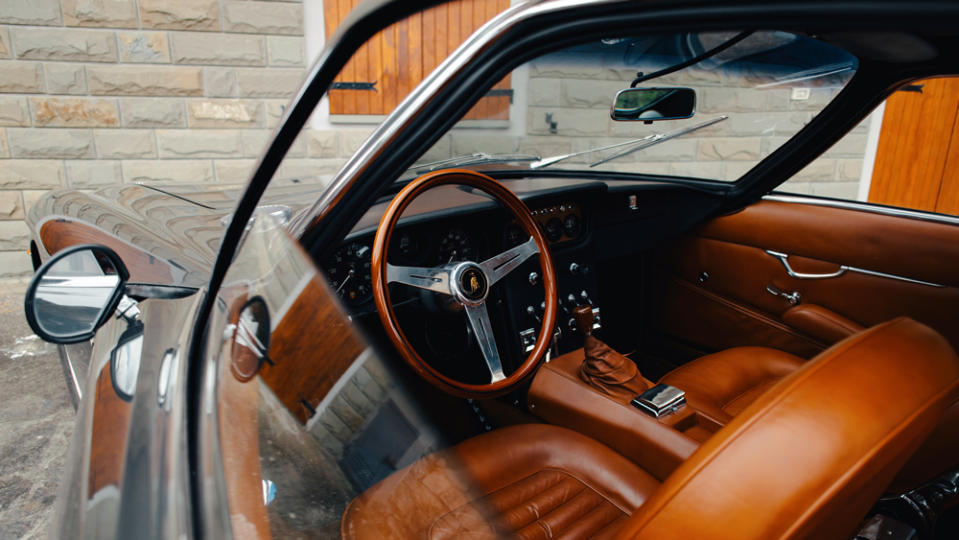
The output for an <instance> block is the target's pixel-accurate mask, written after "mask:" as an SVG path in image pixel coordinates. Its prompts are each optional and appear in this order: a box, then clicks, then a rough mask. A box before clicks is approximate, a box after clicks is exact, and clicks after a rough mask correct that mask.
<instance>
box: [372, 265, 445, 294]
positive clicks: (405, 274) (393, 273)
mask: <svg viewBox="0 0 959 540" xmlns="http://www.w3.org/2000/svg"><path fill="white" fill-rule="evenodd" d="M386 282H387V283H402V284H403V285H409V286H410V287H418V288H420V289H426V290H428V291H433V292H438V293H441V294H447V295H451V294H453V291H452V289H451V288H450V269H449V268H448V267H446V266H436V267H433V268H424V267H418V266H393V265H392V264H389V263H387V264H386Z"/></svg>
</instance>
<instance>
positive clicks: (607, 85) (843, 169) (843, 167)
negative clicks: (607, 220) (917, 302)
mask: <svg viewBox="0 0 959 540" xmlns="http://www.w3.org/2000/svg"><path fill="white" fill-rule="evenodd" d="M634 76H635V69H633V70H628V71H627V70H623V69H617V68H613V67H609V66H604V65H603V61H602V60H601V59H598V60H597V61H596V62H582V63H581V64H579V65H572V64H564V63H563V58H562V57H561V58H560V61H556V60H551V59H549V58H547V59H544V60H541V61H534V62H532V63H531V64H530V66H529V77H528V88H529V90H528V97H529V100H528V107H527V109H526V111H525V114H526V118H525V131H523V132H522V134H519V135H513V136H505V137H504V136H503V134H502V133H496V132H495V130H493V129H490V130H488V132H487V133H476V132H475V131H474V132H471V133H470V134H459V133H457V132H456V131H454V132H452V133H451V134H450V135H448V136H447V139H449V140H446V141H441V143H440V144H438V145H437V146H436V147H435V148H434V149H433V151H431V153H430V157H431V158H434V159H442V158H444V157H448V156H450V155H459V154H462V153H469V152H475V151H480V150H482V151H486V152H489V153H494V152H495V153H504V154H509V153H524V154H531V155H537V156H541V157H546V156H552V155H560V154H567V153H573V152H581V151H585V150H588V149H591V148H598V147H601V146H605V145H613V144H617V143H624V142H627V141H629V140H631V139H636V138H640V137H645V136H647V135H651V134H654V133H660V132H664V133H665V132H671V131H673V130H678V129H681V128H684V127H689V126H694V125H697V124H701V123H703V122H706V121H708V120H711V119H715V118H717V117H719V116H720V115H727V116H728V118H727V119H726V120H723V121H721V122H718V123H716V124H714V125H711V126H709V127H705V128H702V129H700V130H697V131H694V132H692V133H689V134H686V135H683V136H681V137H677V138H675V139H671V140H667V141H664V142H662V143H660V144H658V145H656V146H652V147H649V148H648V149H644V150H640V151H638V152H635V153H633V154H630V155H627V156H623V157H621V158H618V159H616V160H614V161H610V162H608V163H606V164H604V165H601V166H600V167H599V169H600V170H614V171H624V172H638V173H648V174H663V175H678V176H689V177H693V178H708V179H716V180H724V181H734V180H737V179H738V178H739V177H740V176H742V175H743V174H744V173H745V172H746V171H748V170H749V169H751V168H753V167H754V166H755V165H756V164H757V163H759V162H760V161H761V160H762V159H764V158H766V157H767V156H768V155H769V154H771V153H772V152H773V151H775V150H776V149H777V148H779V147H780V146H781V145H782V144H783V143H784V142H786V140H788V139H789V138H790V137H791V136H792V135H794V134H795V133H797V132H798V131H799V130H800V129H802V127H803V126H804V125H805V124H807V123H808V122H809V121H810V120H811V119H812V118H813V116H814V115H815V114H816V113H818V112H819V111H820V110H822V109H823V107H825V105H826V104H827V103H828V102H829V101H831V100H832V98H833V97H834V96H835V95H836V93H838V91H839V90H840V87H839V86H838V85H832V86H825V85H824V86H822V87H813V88H810V89H809V90H810V91H809V94H808V96H807V97H804V98H803V99H796V98H797V97H800V98H801V97H803V96H793V92H792V89H791V88H789V87H785V86H780V87H775V86H774V87H766V88H763V87H758V86H759V84H757V83H755V82H754V81H749V80H747V79H740V78H738V77H734V76H728V75H726V76H724V75H723V74H721V73H717V72H715V71H707V70H697V69H695V68H692V69H686V70H683V71H680V72H677V73H675V74H672V75H669V76H665V77H662V78H659V79H656V80H655V81H651V83H650V84H654V85H656V86H684V87H691V88H693V89H694V90H695V91H696V94H697V104H696V114H695V116H694V117H693V118H691V119H687V120H670V121H662V122H656V123H653V124H651V125H646V124H643V123H642V122H616V121H613V120H611V119H610V117H609V108H610V104H611V103H612V100H613V96H614V95H615V94H616V92H617V91H619V90H621V89H623V88H627V87H629V83H630V81H631V80H632V77H634ZM515 78H516V77H515V75H514V79H515ZM513 112H514V113H515V112H517V111H513ZM520 112H522V111H520ZM871 121H872V118H871V117H869V118H867V119H865V120H864V121H863V122H862V123H861V124H860V125H859V126H857V127H856V128H855V129H854V130H853V131H852V132H851V133H849V134H848V135H847V136H846V137H845V138H844V139H843V140H842V141H840V142H839V143H837V144H836V145H835V146H834V147H833V148H832V149H830V150H829V152H827V153H826V154H824V155H823V156H822V157H820V158H819V159H817V160H816V161H815V162H813V163H812V164H810V165H809V166H808V167H806V168H805V169H804V170H802V171H800V172H799V173H798V174H797V175H796V176H795V177H794V178H792V179H791V180H789V181H788V182H787V183H786V184H784V185H783V186H781V187H780V189H781V190H784V191H789V192H792V193H803V194H813V195H823V196H829V197H841V198H848V199H855V198H856V197H857V192H858V189H859V180H860V174H861V171H862V160H863V156H864V154H865V150H866V139H867V134H868V129H869V124H870V122H871ZM617 151H619V150H618V149H617V150H610V151H600V152H595V153H590V154H584V155H581V156H578V157H574V158H571V159H569V160H566V161H562V162H559V163H557V164H556V165H554V166H553V167H555V168H575V169H582V168H583V167H584V164H588V163H592V162H595V161H598V160H600V159H602V158H604V157H607V156H610V155H611V154H613V153H615V152H617Z"/></svg>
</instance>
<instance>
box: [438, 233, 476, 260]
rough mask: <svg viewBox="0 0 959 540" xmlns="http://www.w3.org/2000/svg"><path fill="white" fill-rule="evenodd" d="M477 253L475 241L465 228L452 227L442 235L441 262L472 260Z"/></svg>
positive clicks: (439, 258) (440, 245)
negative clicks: (474, 246) (474, 247)
mask: <svg viewBox="0 0 959 540" xmlns="http://www.w3.org/2000/svg"><path fill="white" fill-rule="evenodd" d="M475 255H476V254H475V251H474V250H473V243H472V242H471V241H470V238H469V236H467V234H466V232H464V231H463V229H451V230H450V231H448V232H447V233H446V234H444V235H443V236H441V237H440V244H439V257H438V262H439V264H446V263H448V262H453V261H472V260H474V257H475Z"/></svg>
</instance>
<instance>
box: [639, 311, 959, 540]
mask: <svg viewBox="0 0 959 540" xmlns="http://www.w3.org/2000/svg"><path fill="white" fill-rule="evenodd" d="M957 389H959V358H957V357H956V353H955V352H954V351H953V350H952V348H951V347H950V346H949V344H948V343H947V342H946V340H945V339H944V338H943V337H942V336H940V335H939V334H937V333H936V332H935V331H933V330H931V329H929V328H928V327H926V326H924V325H922V324H919V323H917V322H915V321H912V320H910V319H905V318H899V319H896V320H893V321H890V322H888V323H884V324H881V325H878V326H876V327H874V328H872V329H870V330H868V331H866V332H862V333H860V334H857V335H855V336H852V337H850V338H848V339H846V340H844V341H841V342H839V343H837V344H836V345H835V346H833V347H831V348H830V349H828V350H826V351H824V352H823V353H822V354H820V355H818V356H817V357H816V358H814V359H813V360H811V361H810V362H809V363H808V364H806V365H805V366H803V367H802V368H800V369H799V370H798V371H796V372H795V373H794V374H792V375H790V376H789V377H786V378H785V379H784V380H782V381H781V382H780V383H779V384H778V385H776V386H775V387H774V388H773V389H771V390H770V391H769V392H767V393H766V394H764V395H763V396H762V397H760V398H759V399H757V400H756V401H755V402H754V403H753V404H752V405H750V406H749V407H747V408H746V409H745V410H744V411H743V412H742V413H741V414H740V415H739V416H737V417H736V418H735V419H734V420H733V421H732V422H730V423H729V424H728V425H727V426H726V427H725V428H723V429H722V430H720V431H719V432H717V434H716V435H715V436H713V437H712V438H711V439H709V440H708V441H707V442H706V443H705V444H703V445H702V446H701V447H700V448H699V450H697V451H696V452H695V453H694V454H693V455H692V456H691V457H690V458H689V459H688V460H687V461H686V462H684V463H683V464H682V465H681V466H680V467H679V468H677V469H676V470H675V471H674V472H673V474H672V475H670V476H669V478H667V479H666V481H665V482H664V483H663V485H662V486H661V487H660V489H659V490H657V492H656V493H655V494H654V495H653V496H652V497H651V498H650V499H649V500H647V501H646V503H644V504H643V505H642V506H641V507H640V508H639V510H638V511H637V512H636V513H635V514H633V515H632V516H631V517H630V519H629V521H628V522H627V524H626V525H625V527H624V528H623V529H622V530H621V531H620V536H621V537H625V538H644V539H645V538H649V539H654V538H730V539H732V538H735V539H763V540H766V539H774V538H817V539H819V538H850V537H851V536H852V534H853V533H854V532H855V529H856V527H857V525H858V524H859V523H860V522H861V520H862V519H863V518H864V517H865V515H866V513H867V512H868V510H869V508H870V507H871V506H872V504H874V503H875V501H876V500H877V499H878V498H879V496H880V495H881V494H882V493H883V491H884V489H885V488H886V487H887V485H888V484H889V483H890V481H891V479H892V478H893V476H894V475H895V474H896V472H897V471H898V470H899V468H900V467H901V466H902V464H903V463H904V462H905V461H906V459H908V458H909V456H910V455H911V454H912V453H913V452H914V451H915V450H916V448H917V447H918V446H919V444H920V443H921V442H922V441H923V439H924V438H925V437H926V436H927V435H928V434H929V433H930V432H931V431H932V429H933V428H934V427H935V425H936V423H937V422H938V421H939V419H940V417H941V416H942V414H943V412H944V410H945V409H946V408H947V407H948V406H949V405H950V404H951V403H952V402H953V401H954V400H955V399H956V398H957V395H959V392H957Z"/></svg>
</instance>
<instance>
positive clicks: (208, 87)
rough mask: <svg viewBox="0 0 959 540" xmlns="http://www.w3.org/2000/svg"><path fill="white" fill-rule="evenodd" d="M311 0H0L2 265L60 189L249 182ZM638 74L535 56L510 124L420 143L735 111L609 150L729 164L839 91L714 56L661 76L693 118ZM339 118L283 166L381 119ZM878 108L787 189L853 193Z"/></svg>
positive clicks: (464, 150)
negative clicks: (638, 145) (640, 145)
mask: <svg viewBox="0 0 959 540" xmlns="http://www.w3.org/2000/svg"><path fill="white" fill-rule="evenodd" d="M301 1H302V0H276V1H273V0H271V1H260V0H0V277H10V276H24V275H28V274H29V273H30V272H31V271H32V268H31V264H30V260H29V257H28V255H27V247H28V243H29V232H28V229H27V226H26V225H25V223H24V221H23V219H24V216H25V214H26V211H27V209H28V208H29V207H30V206H31V205H32V204H33V203H34V202H35V201H36V200H37V198H38V197H40V196H41V195H42V194H43V193H45V192H47V191H49V190H52V189H59V188H71V189H96V188H97V187H98V186H101V185H106V184H113V183H132V182H145V183H189V184H200V185H209V186H210V187H211V188H219V187H235V186H237V185H240V184H243V183H245V182H246V181H247V179H248V177H249V175H250V173H251V169H252V167H253V165H254V163H255V161H256V158H257V157H258V156H260V154H261V153H262V151H263V149H264V146H265V144H266V143H267V141H268V140H269V137H270V135H271V133H272V130H273V128H274V127H275V126H276V125H277V123H278V122H279V121H280V119H281V118H282V115H283V112H284V109H285V107H286V106H287V104H288V103H289V100H290V98H291V97H292V95H293V94H294V92H295V91H296V89H297V88H298V86H299V85H300V83H301V81H302V78H303V76H304V74H305V69H306V64H307V61H308V60H307V58H306V54H305V50H304V49H305V43H304V35H303V34H304V27H306V28H322V21H319V23H318V22H317V21H309V22H308V23H307V24H305V23H304V20H303V5H302V3H301ZM634 74H635V69H632V70H624V69H611V68H609V67H608V66H604V65H603V63H602V62H596V63H588V62H587V63H583V64H581V65H578V66H576V67H570V66H568V65H563V64H562V63H559V64H557V63H556V62H555V61H552V63H551V61H550V60H549V59H544V60H541V61H536V62H533V63H531V64H530V65H529V66H528V67H527V68H526V69H525V70H519V71H517V72H515V73H514V75H513V77H512V81H513V86H514V89H515V91H516V92H517V93H523V94H525V98H526V99H523V100H519V101H518V103H523V104H524V105H523V106H522V108H520V106H519V105H516V106H514V107H512V109H513V110H511V112H510V114H511V119H510V121H509V122H507V123H506V124H508V125H494V126H492V127H490V126H486V127H478V126H476V125H466V128H465V129H454V130H453V131H452V132H451V133H450V134H447V135H446V136H444V137H443V138H442V139H441V140H440V141H439V142H438V143H437V144H436V145H435V146H434V148H433V149H431V150H430V151H429V152H428V153H427V155H426V156H423V160H431V159H441V158H444V157H449V156H451V155H460V154H469V153H473V152H477V151H484V152H490V153H529V154H536V155H539V156H542V157H546V156H551V155H556V154H562V153H569V152H576V151H580V150H586V149H588V148H592V147H596V146H600V145H604V144H613V143H618V142H623V141H626V140H629V139H631V138H636V137H642V136H645V135H648V134H651V133H655V132H658V131H668V130H672V129H676V128H678V127H681V126H685V125H692V124H696V123H699V122H702V121H703V120H705V119H708V118H713V117H715V116H717V115H718V114H719V113H726V114H729V116H730V118H729V119H728V120H726V121H724V122H721V123H719V124H716V125H714V126H711V127H709V128H706V129H703V130H701V131H697V132H696V133H693V134H690V135H687V136H684V137H682V138H680V139H675V140H671V141H667V142H665V143H663V144H660V145H658V146H655V147H651V148H649V149H646V150H642V151H640V152H637V153H634V154H632V155H630V156H626V157H624V158H621V159H618V160H616V161H613V162H610V163H609V164H607V165H604V167H605V168H607V169H613V170H623V171H630V172H646V173H654V174H669V175H685V176H692V177H703V178H715V179H720V180H735V179H736V178H738V177H739V176H740V175H742V174H743V173H744V172H745V171H747V170H748V169H749V168H751V167H752V166H754V165H755V164H756V163H757V162H758V161H760V160H761V159H763V158H764V157H766V156H768V155H769V153H770V152H772V151H773V150H774V149H775V148H777V147H778V146H779V145H781V144H782V143H783V142H784V141H785V140H786V139H787V138H788V136H790V135H792V134H793V133H795V132H796V131H798V129H799V128H800V127H801V126H802V125H803V124H805V123H806V122H808V121H809V120H810V119H811V118H812V116H813V115H814V114H815V112H816V111H818V110H820V109H821V108H822V106H823V105H824V103H825V101H827V100H828V99H830V98H831V96H832V94H833V93H834V92H835V89H834V88H813V89H812V91H811V92H810V95H809V97H808V98H807V99H803V100H796V99H792V96H791V93H790V89H789V88H768V89H756V88H755V87H748V86H747V87H742V88H731V87H729V86H728V84H729V81H728V80H721V79H719V78H717V76H716V75H715V74H710V73H709V72H706V71H696V70H684V71H682V72H679V73H676V74H673V75H671V76H669V77H664V78H662V79H659V80H657V81H656V82H657V84H661V85H670V84H676V85H685V86H692V87H693V88H695V89H696V90H697V92H698V96H699V97H698V99H699V102H698V111H697V115H696V116H695V117H694V118H692V119H690V120H684V121H671V122H662V123H656V124H653V125H650V126H646V125H644V124H642V123H636V122H612V121H611V120H610V119H609V114H608V109H609V104H610V102H611V100H612V96H613V95H614V94H615V92H616V91H617V90H619V89H621V88H624V87H625V86H628V81H629V80H631V78H632V76H634ZM547 117H549V118H550V119H551V122H552V123H553V124H555V125H553V124H551V123H548V122H547V120H546V119H547ZM371 120H372V122H373V123H375V122H376V121H377V120H376V119H371ZM330 121H335V120H331V119H330V118H326V119H325V120H324V121H321V122H317V123H316V126H323V128H322V129H308V130H306V131H304V133H303V134H302V135H301V136H300V137H299V139H298V140H297V141H296V143H295V144H294V145H293V147H292V149H291V150H290V152H289V154H288V155H287V158H286V160H285V161H284V162H283V164H282V165H281V167H280V170H279V172H278V176H279V179H280V181H281V183H282V180H285V179H294V178H295V179H297V180H299V181H311V180H312V181H319V182H322V181H324V180H326V179H328V178H329V177H330V176H332V174H334V173H335V172H336V171H337V170H338V169H339V168H340V166H341V165H342V164H343V163H344V161H345V159H346V158H347V157H348V156H350V155H351V154H352V153H353V152H354V151H355V150H356V149H357V148H358V147H359V146H360V144H362V142H363V141H364V140H365V139H366V138H367V136H368V135H369V133H370V132H371V131H372V129H373V127H374V126H373V125H372V123H371V124H366V125H363V124H357V123H341V124H336V125H333V124H331V123H330ZM868 122H869V121H868V120H867V121H866V122H864V123H863V125H861V126H859V127H857V128H856V130H855V131H854V132H853V133H851V134H850V135H849V136H847V137H846V139H844V140H843V141H842V142H841V143H840V144H838V145H836V147H834V148H833V149H831V150H830V151H829V152H828V153H827V154H826V155H825V156H823V157H822V158H820V159H819V160H817V161H816V162H815V163H813V164H811V165H810V166H809V167H807V168H806V169H805V170H803V171H802V172H800V173H799V174H798V175H797V176H796V178H794V179H793V180H790V182H788V183H787V184H786V186H784V189H787V190H790V191H794V192H800V193H812V194H817V195H827V196H838V197H847V198H855V196H856V192H857V190H858V184H859V182H858V181H859V175H860V171H861V167H862V156H863V152H864V148H865V141H866V136H867V134H866V133H867V125H868ZM467 124H468V123H467ZM600 157H603V154H599V155H584V156H580V157H578V158H575V159H572V160H569V161H568V162H564V163H562V164H557V165H556V167H574V168H583V167H584V164H585V163H589V162H591V161H594V160H595V159H598V158H600Z"/></svg>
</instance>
